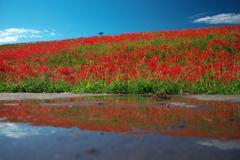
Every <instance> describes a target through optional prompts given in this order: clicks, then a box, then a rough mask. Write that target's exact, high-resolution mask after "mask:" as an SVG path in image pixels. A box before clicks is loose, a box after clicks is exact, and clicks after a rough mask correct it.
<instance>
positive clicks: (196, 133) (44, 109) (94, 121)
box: [0, 95, 240, 159]
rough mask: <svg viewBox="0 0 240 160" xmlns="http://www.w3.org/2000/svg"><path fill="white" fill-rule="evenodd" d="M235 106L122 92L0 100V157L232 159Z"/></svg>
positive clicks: (238, 134) (239, 131)
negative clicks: (120, 93) (163, 99)
mask: <svg viewBox="0 0 240 160" xmlns="http://www.w3.org/2000/svg"><path fill="white" fill-rule="evenodd" d="M166 104H167V105H168V106H167V105H166ZM166 106H167V107H166ZM189 106H191V107H189ZM239 108H240V106H239V103H227V102H209V101H196V100H193V99H183V98H181V97H172V98H171V100H168V101H161V102H159V101H155V100H153V99H150V98H149V97H148V96H126V95H124V96H108V97H83V98H68V99H54V100H14V101H0V144H1V145H4V148H2V147H1V149H0V159H1V158H2V159H3V158H4V159H19V158H16V157H14V156H13V155H11V154H10V150H14V151H15V153H16V155H18V156H19V157H22V158H23V159H109V158H110V159H112V158H114V159H129V156H134V157H133V158H135V159H158V158H159V156H161V157H163V158H165V159H174V158H185V159H191V158H194V159H205V158H211V159H218V158H221V157H227V158H230V159H237V157H239V156H240V151H239V150H240V141H239V140H240V125H239V124H240V114H239V113H240V109H239ZM204 147H205V148H204ZM39 149H40V150H41V151H39ZM64 149H65V150H64ZM29 150H30V151H32V153H31V152H30V151H29ZM26 151H28V152H26ZM22 153H27V156H26V154H25V155H22ZM36 153H37V154H36ZM43 153H44V154H43ZM117 153H118V154H117ZM120 153H124V154H123V155H122V156H120V155H119V154H120ZM42 154H43V155H45V156H43V155H42ZM203 155H204V156H203ZM1 156H2V157H1Z"/></svg>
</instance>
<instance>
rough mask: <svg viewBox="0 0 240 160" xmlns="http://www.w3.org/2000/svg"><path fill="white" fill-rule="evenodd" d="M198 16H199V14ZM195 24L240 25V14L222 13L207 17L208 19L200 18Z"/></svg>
mask: <svg viewBox="0 0 240 160" xmlns="http://www.w3.org/2000/svg"><path fill="white" fill-rule="evenodd" d="M197 16H199V14H198V15H197ZM192 17H194V16H192ZM193 23H207V24H240V14H235V13H222V14H218V15H214V16H206V17H203V18H198V19H196V20H194V21H193Z"/></svg>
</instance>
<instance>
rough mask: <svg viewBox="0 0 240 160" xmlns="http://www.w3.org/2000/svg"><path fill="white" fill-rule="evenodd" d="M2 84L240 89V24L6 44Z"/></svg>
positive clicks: (7, 88)
mask: <svg viewBox="0 0 240 160" xmlns="http://www.w3.org/2000/svg"><path fill="white" fill-rule="evenodd" d="M0 84H1V85H0V91H1V92H78V93H82V92H85V93H87V92H88V93H89V92H92V93H156V92H158V91H161V90H164V91H166V92H167V93H168V94H175V93H183V92H185V91H188V92H190V93H204V94H240V26H239V25H238V26H224V27H212V28H199V29H184V30H169V31H154V32H141V33H126V34H120V35H109V36H101V37H100V36H94V37H87V38H82V37H81V38H77V39H66V40H61V41H49V42H34V43H20V44H7V45H0Z"/></svg>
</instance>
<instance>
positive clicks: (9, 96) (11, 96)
mask: <svg viewBox="0 0 240 160" xmlns="http://www.w3.org/2000/svg"><path fill="white" fill-rule="evenodd" d="M109 95H114V94H77V93H0V100H16V99H56V98H71V97H88V96H109ZM178 96H182V97H184V98H194V99H197V100H203V101H225V102H235V103H240V95H178Z"/></svg>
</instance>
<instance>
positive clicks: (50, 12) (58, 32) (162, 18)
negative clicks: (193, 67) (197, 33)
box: [0, 0, 240, 45]
mask: <svg viewBox="0 0 240 160" xmlns="http://www.w3.org/2000/svg"><path fill="white" fill-rule="evenodd" d="M239 6H240V1H239V0H201V1H193V0H0V45H1V44H8V43H20V42H32V41H49V40H61V39H69V38H78V37H89V36H98V33H99V32H104V35H113V34H121V33H127V32H128V33H131V32H134V33H135V32H142V31H160V30H177V29H185V28H199V27H211V26H216V25H217V26H225V25H239V24H240V7H239Z"/></svg>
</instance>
